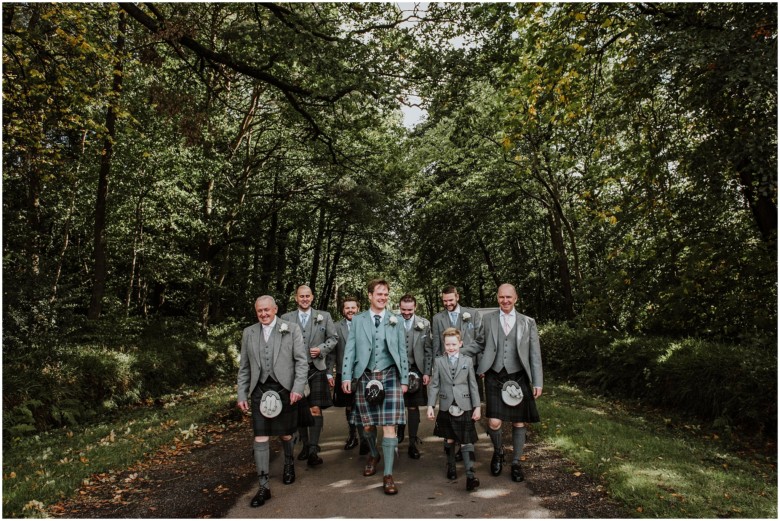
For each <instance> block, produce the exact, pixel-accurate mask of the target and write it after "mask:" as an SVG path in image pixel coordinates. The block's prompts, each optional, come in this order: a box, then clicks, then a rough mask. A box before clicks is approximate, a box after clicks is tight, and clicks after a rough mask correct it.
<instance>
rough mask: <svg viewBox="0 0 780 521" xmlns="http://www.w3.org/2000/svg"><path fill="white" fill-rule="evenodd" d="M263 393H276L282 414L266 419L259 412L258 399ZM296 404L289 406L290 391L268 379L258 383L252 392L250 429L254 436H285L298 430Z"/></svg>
mask: <svg viewBox="0 0 780 521" xmlns="http://www.w3.org/2000/svg"><path fill="white" fill-rule="evenodd" d="M265 391H276V392H277V393H279V397H280V398H281V399H282V412H281V413H279V416H277V417H276V418H266V417H265V416H263V415H262V413H261V412H260V399H261V398H262V397H263V393H264V392H265ZM298 403H300V402H296V403H295V404H293V405H290V391H288V390H287V389H285V388H284V386H282V384H280V383H279V382H274V381H272V380H271V379H270V378H269V379H268V380H266V382H265V383H262V382H258V383H257V385H256V386H255V390H254V391H252V429H253V430H254V433H255V436H286V435H288V434H293V433H295V431H296V430H297V429H298V410H299V409H300V407H298Z"/></svg>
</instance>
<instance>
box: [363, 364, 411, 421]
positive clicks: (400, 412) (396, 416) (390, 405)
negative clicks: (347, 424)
mask: <svg viewBox="0 0 780 521" xmlns="http://www.w3.org/2000/svg"><path fill="white" fill-rule="evenodd" d="M373 379H376V380H379V381H380V382H382V385H383V386H384V388H385V399H384V401H383V402H382V403H380V404H378V405H369V404H368V402H367V401H366V385H367V384H368V382H369V381H371V380H373ZM355 387H356V389H355V390H354V391H353V392H355V393H356V395H355V404H356V405H357V411H358V415H359V418H358V419H359V420H360V422H361V423H362V424H363V425H405V424H406V409H405V408H404V395H403V392H402V391H401V379H400V378H399V376H398V369H397V368H396V367H395V366H391V367H389V368H388V369H384V370H382V371H377V372H370V371H369V372H364V373H363V374H362V375H360V378H359V379H358V381H357V385H356V386H355Z"/></svg>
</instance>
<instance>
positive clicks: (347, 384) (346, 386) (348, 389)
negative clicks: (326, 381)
mask: <svg viewBox="0 0 780 521" xmlns="http://www.w3.org/2000/svg"><path fill="white" fill-rule="evenodd" d="M341 390H342V391H344V394H352V381H351V380H344V381H343V382H341Z"/></svg>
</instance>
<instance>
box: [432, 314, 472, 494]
mask: <svg viewBox="0 0 780 521" xmlns="http://www.w3.org/2000/svg"><path fill="white" fill-rule="evenodd" d="M442 336H443V337H444V355H443V356H438V357H436V360H435V361H434V363H433V370H432V371H431V383H430V385H429V386H428V419H430V420H433V419H435V420H436V425H435V427H434V429H433V434H434V435H435V436H440V437H442V438H444V439H445V440H446V443H447V447H448V449H449V450H448V451H447V479H457V477H458V475H457V472H456V471H455V445H456V444H460V446H461V452H462V453H463V465H464V466H465V467H466V490H467V491H472V490H474V489H476V488H477V487H479V479H478V478H477V477H476V476H475V475H474V443H476V441H477V429H476V427H475V422H476V421H478V420H479V418H480V413H481V411H480V402H479V388H478V387H477V377H476V374H475V373H474V363H473V362H472V360H471V358H470V357H468V356H465V355H461V354H460V348H461V347H463V340H462V339H461V333H460V330H458V329H456V328H454V327H450V328H447V329H445V330H444V333H443V334H442ZM437 398H438V400H439V414H438V416H435V415H434V411H433V407H434V405H436V399H437Z"/></svg>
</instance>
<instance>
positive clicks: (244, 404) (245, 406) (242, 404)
mask: <svg viewBox="0 0 780 521" xmlns="http://www.w3.org/2000/svg"><path fill="white" fill-rule="evenodd" d="M236 405H238V408H239V409H241V410H242V411H244V412H249V402H247V401H246V400H244V401H243V402H241V401H240V402H238V403H237V404H236Z"/></svg>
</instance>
